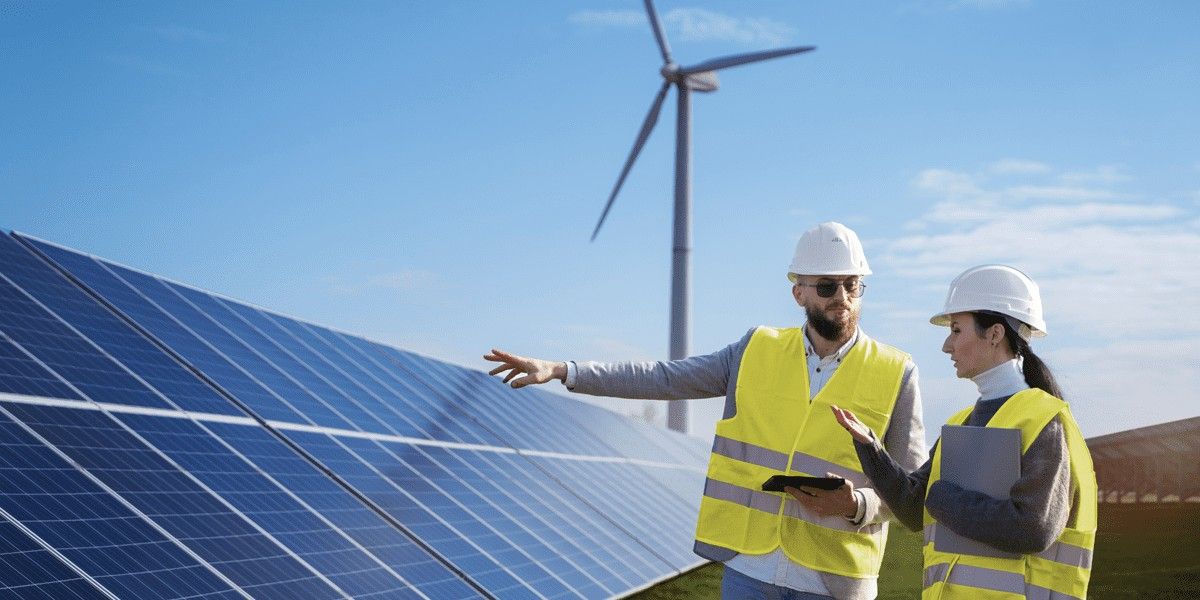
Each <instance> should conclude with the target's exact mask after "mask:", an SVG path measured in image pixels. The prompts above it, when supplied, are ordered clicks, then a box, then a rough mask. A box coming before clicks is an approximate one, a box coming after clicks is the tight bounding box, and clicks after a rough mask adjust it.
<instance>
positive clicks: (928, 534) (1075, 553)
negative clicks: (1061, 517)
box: [922, 523, 1092, 569]
mask: <svg viewBox="0 0 1200 600" xmlns="http://www.w3.org/2000/svg"><path fill="white" fill-rule="evenodd" d="M938 527H944V525H939V524H937V523H929V524H927V525H925V529H924V531H923V532H922V533H923V538H924V541H923V543H924V544H932V543H933V539H934V537H935V536H936V531H937V529H938ZM1034 556H1037V557H1038V558H1044V559H1046V560H1049V561H1054V562H1056V563H1060V564H1064V565H1067V566H1069V567H1080V568H1083V569H1090V568H1092V551H1091V550H1088V549H1087V548H1084V547H1082V546H1076V545H1074V544H1068V543H1066V542H1064V541H1061V540H1060V541H1057V542H1054V543H1053V544H1050V547H1049V548H1046V549H1045V550H1043V551H1041V552H1038V553H1037V554H1035V555H1034ZM942 564H945V563H942Z"/></svg>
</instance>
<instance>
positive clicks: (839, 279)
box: [792, 275, 862, 340]
mask: <svg viewBox="0 0 1200 600" xmlns="http://www.w3.org/2000/svg"><path fill="white" fill-rule="evenodd" d="M861 285H862V278H861V277H859V276H858V275H849V276H847V275H800V276H798V279H797V281H796V284H795V285H793V286H792V296H794V297H795V298H796V303H797V304H799V305H800V306H802V307H804V312H805V313H806V314H807V315H808V322H809V324H811V325H812V326H813V329H815V330H816V332H817V334H818V335H820V336H821V337H823V338H825V339H827V340H840V339H843V338H845V337H847V336H849V335H851V334H853V333H854V330H855V329H857V328H858V315H859V311H860V310H861V309H862V295H861V289H860V290H859V291H858V292H855V293H851V292H849V291H847V290H846V286H850V289H852V290H853V289H855V288H856V287H857V286H861ZM831 288H832V289H831ZM831 291H832V293H831V294H830V295H829V296H828V297H822V296H821V294H822V293H827V294H828V293H830V292H831ZM856 295H857V296H858V297H857V298H856V297H855V296H856Z"/></svg>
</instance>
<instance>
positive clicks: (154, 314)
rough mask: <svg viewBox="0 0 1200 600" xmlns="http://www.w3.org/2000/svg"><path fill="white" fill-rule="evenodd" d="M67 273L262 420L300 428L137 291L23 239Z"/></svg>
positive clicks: (60, 251) (65, 253)
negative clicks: (291, 424) (292, 424)
mask: <svg viewBox="0 0 1200 600" xmlns="http://www.w3.org/2000/svg"><path fill="white" fill-rule="evenodd" d="M22 239H25V240H26V241H28V242H29V243H31V244H33V245H34V246H36V247H37V249H38V250H39V251H41V252H43V253H45V254H46V255H47V256H49V257H50V258H52V259H53V260H54V262H56V263H58V265H59V266H61V267H63V268H65V269H67V270H68V271H69V272H70V273H71V275H72V276H74V277H76V278H77V279H79V280H80V281H82V282H83V283H84V284H85V285H87V286H88V287H89V288H90V289H92V290H93V291H95V292H96V293H98V294H100V295H101V296H102V297H103V298H104V299H105V300H107V301H108V302H109V303H111V304H113V305H114V306H116V307H117V309H118V310H120V311H121V312H122V313H123V314H125V315H126V316H127V317H129V318H131V319H132V320H134V321H135V322H137V324H138V325H139V326H141V327H142V328H144V329H145V330H146V331H148V332H149V333H150V335H152V336H154V337H155V338H156V339H158V340H159V341H161V342H162V343H164V344H166V345H167V346H168V347H169V348H170V349H171V350H172V351H174V352H175V353H177V354H178V355H180V356H181V357H182V358H183V359H184V360H185V361H186V362H187V363H189V364H191V365H192V366H194V367H196V368H197V369H199V370H200V371H201V372H203V373H204V375H205V376H207V377H208V378H210V379H212V380H213V381H215V382H216V383H217V384H218V385H220V386H221V388H222V389H224V390H226V391H228V392H229V393H230V394H232V395H233V396H234V397H235V398H237V399H238V400H239V401H241V402H242V403H244V404H245V405H246V406H248V407H249V408H250V409H251V410H252V411H254V413H255V414H257V415H259V416H260V417H262V418H264V419H272V420H277V421H285V422H289V423H303V422H305V419H304V417H302V416H300V414H299V413H297V412H295V411H294V410H292V409H291V408H288V407H287V406H286V405H285V404H284V403H283V402H281V401H280V399H279V398H277V397H276V396H274V395H273V394H271V392H269V391H267V390H266V389H265V388H264V387H263V386H262V385H261V384H260V383H258V382H257V381H255V380H254V379H253V378H252V377H251V376H250V375H249V374H247V373H245V372H244V371H242V370H241V369H239V368H238V367H237V366H235V365H234V364H232V363H231V362H229V360H228V359H227V358H225V357H224V356H222V355H221V354H220V353H218V352H216V351H215V350H213V348H212V347H210V346H209V345H208V344H206V343H205V342H204V341H202V340H201V339H200V338H198V337H196V336H195V335H194V334H192V333H191V332H190V331H188V330H187V329H186V328H184V327H183V326H182V325H180V324H179V323H178V322H176V321H175V320H174V319H172V318H171V317H170V316H169V315H167V314H166V313H164V312H163V311H162V310H160V309H159V308H158V307H156V306H154V305H153V304H151V303H150V302H149V301H147V300H146V299H145V298H144V297H143V296H142V295H141V294H139V293H138V292H137V291H136V290H134V289H133V288H131V287H130V286H129V285H127V284H126V283H125V282H124V281H122V280H121V279H120V278H118V277H116V276H115V275H113V274H112V273H111V272H109V271H108V270H107V269H105V268H104V267H103V266H101V264H100V263H99V262H98V261H95V260H93V259H92V258H90V257H87V256H84V255H82V254H79V253H76V252H74V251H71V250H66V249H64V248H60V247H58V246H54V245H52V244H47V243H45V242H41V241H38V240H31V239H29V238H22Z"/></svg>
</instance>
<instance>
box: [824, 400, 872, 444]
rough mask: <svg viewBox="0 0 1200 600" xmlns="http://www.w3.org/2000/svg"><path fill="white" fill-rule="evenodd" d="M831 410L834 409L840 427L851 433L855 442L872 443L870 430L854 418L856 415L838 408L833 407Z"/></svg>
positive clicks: (834, 415)
mask: <svg viewBox="0 0 1200 600" xmlns="http://www.w3.org/2000/svg"><path fill="white" fill-rule="evenodd" d="M830 408H831V409H833V417H834V418H835V419H837V422H838V425H841V426H842V428H843V429H845V430H846V431H849V432H850V437H852V438H854V441H856V442H862V443H864V444H870V443H871V439H872V438H871V430H870V428H868V427H867V426H866V425H863V423H862V421H859V420H858V417H856V416H854V413H852V412H850V411H848V410H845V409H841V408H838V407H836V406H831V407H830Z"/></svg>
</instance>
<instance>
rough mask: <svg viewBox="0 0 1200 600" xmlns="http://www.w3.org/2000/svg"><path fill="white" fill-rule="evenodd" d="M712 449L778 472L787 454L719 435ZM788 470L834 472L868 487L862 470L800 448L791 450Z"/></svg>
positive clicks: (784, 466) (785, 465)
mask: <svg viewBox="0 0 1200 600" xmlns="http://www.w3.org/2000/svg"><path fill="white" fill-rule="evenodd" d="M712 451H713V454H720V455H721V456H724V457H727V458H732V459H733V460H737V461H741V462H744V463H749V464H752V465H758V466H760V467H765V468H767V469H771V470H772V471H780V472H782V471H784V470H785V469H787V468H788V462H787V458H788V457H787V454H784V453H782V452H776V451H774V450H771V449H770V448H763V447H762V446H756V445H754V444H751V443H749V442H739V441H738V440H734V439H730V438H727V437H723V436H720V435H718V436H715V437H714V439H713V449H712ZM792 470H793V471H795V472H797V473H803V474H805V475H812V476H814V477H824V476H825V474H826V473H838V474H839V476H840V477H844V478H846V479H847V480H849V481H850V482H851V483H853V484H854V487H870V485H871V484H870V480H869V479H867V476H866V475H863V474H862V473H855V472H853V471H850V472H847V471H846V468H845V467H843V466H840V465H838V464H835V463H832V462H829V461H827V460H825V459H823V458H817V457H816V456H813V455H811V454H806V453H804V452H793V453H792Z"/></svg>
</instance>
